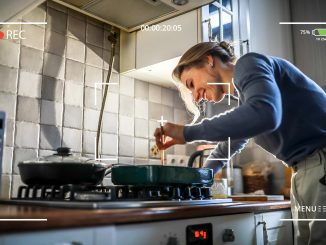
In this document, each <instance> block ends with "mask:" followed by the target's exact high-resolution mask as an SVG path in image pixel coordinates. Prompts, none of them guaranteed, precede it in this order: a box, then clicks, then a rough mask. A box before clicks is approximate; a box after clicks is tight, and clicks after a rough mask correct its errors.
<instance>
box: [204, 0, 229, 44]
mask: <svg viewBox="0 0 326 245" xmlns="http://www.w3.org/2000/svg"><path fill="white" fill-rule="evenodd" d="M202 27H203V41H218V42H220V41H223V40H225V41H228V42H232V41H233V12H232V0H220V1H215V2H213V3H210V4H208V5H206V6H204V7H203V8H202Z"/></svg>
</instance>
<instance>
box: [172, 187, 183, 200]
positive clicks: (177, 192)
mask: <svg viewBox="0 0 326 245" xmlns="http://www.w3.org/2000/svg"><path fill="white" fill-rule="evenodd" d="M172 198H173V199H180V198H181V195H180V188H179V187H174V188H173V189H172Z"/></svg>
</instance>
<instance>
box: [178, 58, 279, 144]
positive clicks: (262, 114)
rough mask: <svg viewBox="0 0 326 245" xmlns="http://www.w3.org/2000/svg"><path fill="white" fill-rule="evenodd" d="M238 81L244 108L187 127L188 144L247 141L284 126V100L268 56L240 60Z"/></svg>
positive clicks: (185, 129) (237, 67)
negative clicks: (199, 141) (201, 141)
mask: <svg viewBox="0 0 326 245" xmlns="http://www.w3.org/2000/svg"><path fill="white" fill-rule="evenodd" d="M235 82H236V83H237V85H238V87H239V93H240V94H241V95H242V97H243V98H244V99H243V101H241V102H242V105H240V106H239V107H237V108H235V109H233V110H230V111H228V112H226V113H222V114H220V115H218V116H215V117H213V118H209V119H204V120H202V121H201V122H200V123H197V124H194V125H187V126H185V128H184V136H185V140H186V141H187V142H192V141H197V140H205V141H225V140H227V138H228V137H230V138H231V139H234V140H240V139H248V138H252V137H254V136H256V135H259V134H262V133H267V132H271V131H274V130H275V129H277V128H278V127H279V125H280V123H281V119H282V101H281V94H280V91H279V88H278V86H277V83H276V81H275V79H274V75H273V69H272V67H271V64H270V62H269V60H268V58H267V57H266V56H263V55H258V54H253V55H248V57H246V58H245V59H240V60H239V61H238V63H237V65H236V68H235Z"/></svg>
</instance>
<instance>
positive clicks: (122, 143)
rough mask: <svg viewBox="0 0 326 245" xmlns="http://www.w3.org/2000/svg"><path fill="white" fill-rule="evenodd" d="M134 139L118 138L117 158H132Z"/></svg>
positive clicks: (121, 136)
mask: <svg viewBox="0 0 326 245" xmlns="http://www.w3.org/2000/svg"><path fill="white" fill-rule="evenodd" d="M134 143H135V140H134V137H131V136H124V135H120V136H119V156H127V157H133V156H134Z"/></svg>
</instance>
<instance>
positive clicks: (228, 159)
mask: <svg viewBox="0 0 326 245" xmlns="http://www.w3.org/2000/svg"><path fill="white" fill-rule="evenodd" d="M230 158H231V139H230V137H228V158H210V157H208V158H207V160H215V161H230Z"/></svg>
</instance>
